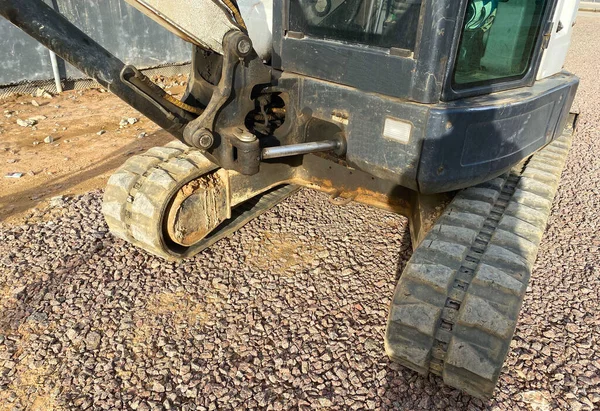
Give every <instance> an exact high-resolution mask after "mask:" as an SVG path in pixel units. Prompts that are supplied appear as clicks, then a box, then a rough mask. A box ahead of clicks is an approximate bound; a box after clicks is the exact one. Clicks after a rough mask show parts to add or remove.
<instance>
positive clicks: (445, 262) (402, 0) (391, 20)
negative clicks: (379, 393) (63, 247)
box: [0, 0, 578, 398]
mask: <svg viewBox="0 0 600 411" xmlns="http://www.w3.org/2000/svg"><path fill="white" fill-rule="evenodd" d="M127 1H128V2H130V3H131V4H132V5H133V6H135V7H136V8H138V9H139V10H141V11H142V12H144V13H145V14H147V15H148V16H150V17H151V18H152V19H154V20H155V21H157V22H158V23H159V24H161V25H163V26H164V27H165V28H167V29H168V30H170V31H172V32H173V33H175V34H176V35H178V36H179V37H181V38H183V39H184V40H186V41H188V42H189V43H191V48H192V57H191V61H192V64H191V71H190V75H189V81H188V87H187V91H186V93H185V96H184V97H183V99H181V100H179V99H176V98H174V97H173V96H171V95H169V94H168V93H166V92H165V91H164V90H162V89H161V88H160V87H158V86H157V85H156V84H154V83H152V81H151V80H150V79H149V78H147V77H146V76H145V75H144V74H143V73H142V72H141V71H140V70H138V69H137V68H136V67H134V66H132V65H128V64H125V63H123V62H122V61H121V60H119V59H118V58H116V57H115V56H113V55H111V54H110V53H109V52H108V51H106V50H105V49H103V48H102V47H101V46H100V45H98V44H97V43H96V42H95V41H94V40H93V39H91V38H90V37H88V36H87V35H86V34H84V33H83V32H81V31H80V30H79V29H77V28H76V27H75V26H73V25H72V24H71V23H70V22H69V21H67V20H66V19H65V18H64V17H63V16H61V15H60V14H58V13H56V12H55V11H53V10H52V9H51V8H50V7H48V6H47V5H46V4H45V3H44V2H43V1H41V0H0V14H1V15H2V16H4V17H5V18H6V19H8V20H10V21H11V22H12V23H14V24H15V25H16V26H18V27H20V28H21V29H22V30H24V31H25V32H27V33H28V34H29V35H31V36H32V37H34V38H35V39H36V40H38V41H39V42H40V43H42V44H44V45H45V46H46V47H48V48H49V49H51V50H53V51H54V52H56V53H57V54H58V55H60V56H61V57H63V58H64V59H65V60H67V61H68V62H69V63H71V64H72V65H74V66H75V67H78V68H79V69H81V70H82V71H83V72H85V73H86V74H87V75H89V76H90V77H92V78H94V79H96V80H97V81H98V82H99V83H100V84H101V85H102V86H104V87H106V88H107V89H108V90H110V91H111V92H113V93H115V94H116V95H117V96H119V97H120V98H121V99H123V100H124V101H125V102H127V103H128V104H130V105H131V106H133V107H134V108H136V109H137V110H139V111H140V112H142V113H143V114H144V115H146V116H147V117H148V118H150V119H151V120H153V121H154V122H156V123H157V124H158V125H160V126H161V127H163V128H164V129H165V130H167V131H168V132H170V133H171V134H172V135H173V136H174V137H175V138H176V140H175V141H173V142H172V143H170V144H167V145H166V146H164V147H154V148H152V149H150V150H149V151H147V152H146V153H144V154H141V155H137V156H134V157H132V158H130V159H128V160H127V161H126V162H125V164H124V165H123V166H122V167H120V168H119V169H118V170H117V171H116V172H115V173H114V174H113V175H112V177H111V178H110V180H109V182H108V185H107V187H106V191H105V194H104V202H103V206H102V211H103V214H104V216H105V219H106V222H107V223H108V226H109V227H110V231H111V232H112V233H113V234H114V235H115V236H116V237H119V238H121V239H123V240H125V241H127V242H129V243H131V244H133V245H135V246H137V247H140V248H142V249H144V250H146V251H147V252H149V253H152V254H154V255H157V256H160V257H163V258H166V259H170V260H180V259H183V258H190V257H192V256H194V255H195V254H197V253H200V252H201V251H202V250H204V249H206V248H207V247H210V246H215V247H218V240H219V239H221V238H224V237H226V236H229V235H231V234H232V233H233V232H235V231H236V230H238V229H239V228H241V227H242V226H243V225H244V224H246V223H247V222H248V221H250V220H252V219H253V218H256V217H257V216H259V215H260V214H261V213H263V212H265V211H267V210H269V209H270V208H272V207H273V206H275V205H276V204H278V203H279V202H281V201H283V200H285V199H286V198H287V197H288V196H290V195H292V194H293V193H294V192H296V191H297V190H299V189H300V188H301V187H306V188H309V189H314V190H318V191H321V192H325V193H327V194H329V195H330V201H331V202H332V203H333V204H335V205H339V206H343V205H345V204H348V203H349V202H351V201H356V202H360V203H363V204H367V205H369V206H374V207H378V208H380V209H383V210H386V211H390V212H394V213H398V214H402V215H405V216H407V217H408V218H409V222H410V230H411V239H412V244H413V248H414V253H413V255H412V258H411V259H410V261H409V262H408V264H407V266H406V268H405V270H404V272H403V274H402V276H401V277H400V280H399V282H398V285H397V287H396V291H395V293H394V295H393V297H392V303H391V308H390V313H389V318H388V323H387V330H386V336H385V347H386V351H387V353H388V355H389V356H390V358H391V359H392V360H394V361H397V362H399V363H401V364H403V365H405V366H407V367H409V368H411V369H413V370H416V371H417V372H419V373H421V374H424V375H426V374H427V373H429V372H432V373H434V374H437V375H440V376H441V377H443V379H444V382H445V383H446V384H449V385H451V386H454V387H457V388H459V389H462V390H464V391H465V392H467V393H469V394H471V395H474V396H477V397H481V398H489V397H491V396H492V394H493V391H494V387H495V385H496V383H497V381H498V378H499V375H500V372H501V369H502V365H503V363H504V359H505V357H506V355H507V352H508V349H509V346H510V342H511V339H512V336H513V333H514V331H515V327H516V322H517V318H518V314H519V311H520V308H521V304H522V301H523V298H524V294H525V290H526V289H527V284H528V281H529V278H530V276H531V271H532V267H533V263H534V261H535V258H536V255H537V250H538V247H539V243H540V241H541V239H542V236H543V233H544V230H545V225H546V221H547V219H548V216H549V213H550V211H551V206H552V201H553V198H554V195H555V193H556V190H557V188H558V184H559V180H560V174H561V172H562V169H563V166H564V163H565V159H566V156H567V153H568V149H569V146H570V141H571V136H572V134H573V133H574V130H575V125H576V115H573V114H570V113H569V109H570V107H571V103H572V101H573V98H574V96H575V92H576V90H577V85H578V79H577V78H576V77H575V76H573V75H571V74H570V73H568V72H565V71H562V69H561V67H562V61H564V54H566V49H567V48H568V42H569V39H570V33H571V28H572V22H573V20H574V13H571V11H572V10H571V9H572V8H573V7H572V6H573V5H570V3H569V0H540V1H536V2H524V1H520V0H459V1H457V0H388V1H383V0H285V1H281V2H277V1H276V2H272V1H265V0H261V1H251V2H250V1H245V0H238V1H234V0H193V1H189V2H186V5H185V7H183V6H182V5H181V4H180V3H179V2H172V1H170V0H127ZM517 21H519V22H522V24H521V23H515V22H517ZM519 24H521V25H519ZM509 26H510V30H508V27H509ZM565 44H566V46H565ZM561 59H562V61H561Z"/></svg>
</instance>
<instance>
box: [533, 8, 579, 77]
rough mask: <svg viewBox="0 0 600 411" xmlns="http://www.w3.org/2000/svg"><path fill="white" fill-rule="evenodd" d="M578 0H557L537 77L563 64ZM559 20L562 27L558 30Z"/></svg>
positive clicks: (544, 75) (548, 74)
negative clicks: (546, 45)
mask: <svg viewBox="0 0 600 411" xmlns="http://www.w3.org/2000/svg"><path fill="white" fill-rule="evenodd" d="M578 8H579V0H559V1H558V4H557V6H556V12H555V13H554V19H553V20H552V23H553V25H552V35H551V37H550V42H549V43H548V48H547V49H546V50H545V51H544V55H543V56H542V62H541V64H540V69H539V71H538V74H537V79H538V80H540V79H543V78H546V77H550V76H552V75H554V74H556V73H558V72H560V71H561V70H562V68H563V65H564V64H565V60H566V58H567V52H568V51H569V46H570V45H571V37H572V35H573V25H574V24H575V18H576V17H577V9H578ZM559 22H560V24H561V26H562V29H561V30H560V31H558V28H559Z"/></svg>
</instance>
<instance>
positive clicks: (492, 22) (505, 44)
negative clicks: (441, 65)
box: [453, 0, 549, 89]
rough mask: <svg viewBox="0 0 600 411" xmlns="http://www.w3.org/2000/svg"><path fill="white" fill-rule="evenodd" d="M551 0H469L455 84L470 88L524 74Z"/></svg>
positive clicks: (455, 73) (456, 67)
mask: <svg viewBox="0 0 600 411" xmlns="http://www.w3.org/2000/svg"><path fill="white" fill-rule="evenodd" d="M548 3H549V0H469V4H468V6H467V15H466V16H465V24H464V26H463V30H462V37H461V41H460V46H459V50H458V55H457V59H456V65H455V71H454V77H453V85H454V87H455V88H457V89H460V88H467V87H473V86H477V85H485V84H490V83H495V82H498V81H506V80H514V79H519V78H521V77H523V76H524V75H525V74H526V73H527V71H528V69H529V65H530V64H531V59H532V56H533V54H534V48H535V45H536V42H537V39H538V36H539V34H540V30H541V29H542V26H543V20H544V14H545V10H546V7H548Z"/></svg>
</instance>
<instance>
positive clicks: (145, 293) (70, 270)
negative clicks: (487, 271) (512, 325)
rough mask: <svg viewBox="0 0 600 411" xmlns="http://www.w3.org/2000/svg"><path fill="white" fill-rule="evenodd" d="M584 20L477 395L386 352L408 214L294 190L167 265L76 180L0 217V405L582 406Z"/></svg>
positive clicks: (592, 243)
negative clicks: (526, 259) (543, 215)
mask: <svg viewBox="0 0 600 411" xmlns="http://www.w3.org/2000/svg"><path fill="white" fill-rule="evenodd" d="M599 25H600V18H598V17H588V16H583V17H581V18H580V20H579V21H578V25H577V31H576V38H575V44H574V46H573V48H572V52H571V56H570V60H569V65H568V68H569V69H570V70H572V71H574V72H576V73H577V74H579V75H580V76H581V77H582V83H581V87H580V91H579V96H578V104H579V108H580V109H581V111H582V115H581V122H580V126H579V132H578V134H577V136H576V139H575V142H574V146H573V149H572V151H571V154H570V157H569V161H568V164H567V169H566V171H565V173H564V175H563V182H562V186H561V188H560V190H559V194H558V196H557V199H556V201H555V206H554V210H553V214H552V216H551V218H550V221H549V226H548V231H547V233H546V235H545V239H544V241H543V244H542V246H541V249H540V253H539V256H538V262H537V266H536V270H535V272H534V276H533V278H532V282H531V287H530V289H529V291H528V293H527V297H526V301H525V304H524V307H523V311H522V315H521V320H520V323H519V326H518V329H517V332H516V336H515V338H514V341H513V349H512V350H511V352H510V354H509V358H508V360H507V364H506V365H507V366H506V370H505V371H504V372H503V374H502V375H501V378H500V383H499V388H498V389H497V391H496V396H495V398H494V399H493V400H492V401H490V402H487V403H484V402H482V401H480V400H477V399H474V398H471V397H469V396H467V395H463V394H461V393H460V392H458V391H456V390H452V389H450V388H448V387H445V386H443V385H442V383H441V380H440V379H439V378H437V377H433V376H430V377H428V378H422V377H420V376H418V375H417V374H416V373H414V372H412V371H409V370H407V369H404V368H402V367H399V366H397V365H395V364H391V363H390V362H389V361H388V359H387V357H386V356H385V354H384V351H383V342H382V341H383V333H384V327H385V321H386V316H387V309H388V305H389V301H390V297H391V295H392V292H393V288H394V285H395V282H396V279H397V276H398V272H400V271H401V270H402V268H403V266H404V264H405V263H406V261H407V259H408V258H409V257H410V253H411V252H410V245H409V239H408V238H409V236H408V232H407V224H406V219H404V218H402V217H398V216H394V215H391V214H387V213H383V212H380V211H377V210H373V209H368V208H365V207H363V206H360V205H349V206H347V207H345V208H335V207H333V206H331V205H329V204H328V202H327V200H326V197H325V196H324V195H321V194H316V193H314V192H310V191H303V192H301V193H299V194H296V195H295V196H294V197H292V198H291V199H290V200H288V201H286V202H285V203H283V204H281V205H279V206H277V207H276V208H274V209H273V210H271V211H270V212H268V213H267V214H265V215H263V216H262V217H261V218H259V219H257V220H255V221H253V222H251V223H250V224H249V225H247V226H246V227H245V228H244V229H242V230H241V231H239V232H238V233H236V234H235V235H234V236H233V237H232V238H230V239H226V240H223V241H221V242H220V243H218V246H215V247H213V248H212V249H210V250H207V251H205V252H204V253H202V254H201V255H198V256H197V257H196V258H194V259H192V260H189V261H187V262H185V263H182V264H176V263H169V262H165V261H162V260H160V259H158V258H154V257H152V256H150V255H147V254H145V253H143V252H141V251H139V250H137V249H135V248H133V247H131V246H129V245H127V244H125V243H124V242H122V241H120V240H115V239H114V238H112V237H111V236H110V235H108V234H107V232H106V231H107V228H106V225H105V224H104V222H103V220H102V218H101V215H100V211H99V210H100V200H101V193H99V192H92V193H89V194H86V195H83V196H80V197H77V198H73V199H69V200H67V201H65V202H64V203H61V202H60V201H55V204H54V206H53V207H51V208H48V209H47V210H44V211H41V212H37V213H35V214H33V215H32V216H31V218H30V220H29V223H28V224H26V225H20V226H15V225H6V224H4V225H0V310H1V311H0V312H1V313H2V315H1V316H0V409H9V410H10V409H17V410H18V409H31V410H50V409H137V410H148V409H182V410H185V409H188V410H193V409H217V408H219V409H233V408H241V407H260V408H267V407H269V408H271V409H289V408H296V407H299V408H306V409H308V408H325V409H327V408H335V409H347V408H361V409H363V408H367V409H379V408H385V409H387V408H397V409H464V408H466V409H489V408H491V409H498V410H500V409H507V410H509V409H510V410H513V409H528V408H532V409H537V410H543V409H551V408H558V409H574V410H579V409H598V408H599V407H600V376H599V375H600V359H599V356H598V353H597V351H596V346H597V344H598V342H599V339H600V338H599V337H600V310H599V302H598V295H599V292H600V278H599V262H598V258H599V257H598V249H599V246H600V240H599V239H598V237H597V234H596V233H597V225H598V221H599V220H598V216H597V210H598V209H599V208H600V190H599V189H598V184H597V181H598V177H599V176H600V131H599V130H600V103H598V101H597V100H596V96H597V95H599V93H600V78H598V76H597V64H596V61H595V59H596V56H595V54H596V49H597V44H596V43H597V39H596V36H595V33H596V32H597V28H598V27H599Z"/></svg>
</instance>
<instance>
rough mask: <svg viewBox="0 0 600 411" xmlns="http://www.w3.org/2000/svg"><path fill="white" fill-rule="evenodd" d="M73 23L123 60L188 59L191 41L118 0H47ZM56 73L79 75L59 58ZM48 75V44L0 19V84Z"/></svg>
mask: <svg viewBox="0 0 600 411" xmlns="http://www.w3.org/2000/svg"><path fill="white" fill-rule="evenodd" d="M47 3H48V4H50V5H52V6H53V7H54V8H55V10H58V11H59V12H60V13H62V14H63V15H65V16H66V17H67V18H68V19H69V20H70V21H71V22H73V23H74V24H75V25H76V26H77V27H79V28H80V29H81V30H83V31H84V32H85V33H86V34H88V35H89V36H90V37H92V38H93V39H94V40H96V41H97V42H98V43H100V44H101V45H102V46H103V47H104V48H106V49H107V50H108V51H110V52H111V53H113V54H114V55H116V56H117V57H119V58H120V59H121V60H123V61H125V62H126V63H130V64H134V65H136V66H139V67H153V66H159V65H164V64H167V63H182V62H186V61H189V60H190V56H191V51H190V50H191V46H190V45H189V44H188V43H186V42H184V41H183V40H181V39H179V38H178V37H176V36H175V35H173V34H171V33H170V32H168V31H167V30H165V29H163V28H162V27H160V26H159V25H158V24H157V23H155V22H154V21H152V20H150V19H149V18H147V17H146V16H144V15H143V14H142V13H140V12H139V11H138V10H136V9H134V8H133V7H131V6H129V5H128V4H127V3H125V1H123V0H100V1H98V0H47ZM60 68H61V77H62V78H83V77H85V75H83V74H82V73H80V72H79V71H78V70H76V69H75V68H73V67H72V66H70V65H69V64H66V63H63V64H61V67H60ZM51 78H52V67H51V64H50V58H49V54H48V50H47V49H46V48H45V47H44V46H42V45H41V44H39V43H37V42H36V41H34V40H33V39H31V38H30V37H29V36H27V35H26V34H24V33H23V32H22V31H21V30H19V29H18V28H16V27H14V26H13V25H12V24H11V23H9V22H8V21H7V20H4V19H0V84H13V83H19V82H22V81H31V80H42V79H51Z"/></svg>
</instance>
